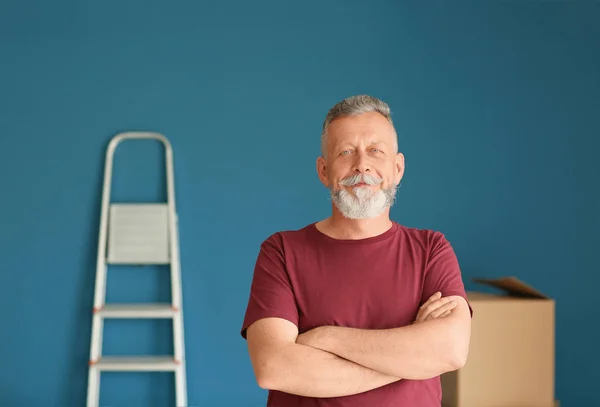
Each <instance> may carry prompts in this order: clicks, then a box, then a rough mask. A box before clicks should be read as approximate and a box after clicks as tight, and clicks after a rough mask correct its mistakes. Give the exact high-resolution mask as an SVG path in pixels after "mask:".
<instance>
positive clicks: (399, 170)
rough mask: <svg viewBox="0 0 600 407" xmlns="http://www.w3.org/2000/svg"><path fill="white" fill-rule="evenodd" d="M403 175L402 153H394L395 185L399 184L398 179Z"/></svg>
mask: <svg viewBox="0 0 600 407" xmlns="http://www.w3.org/2000/svg"><path fill="white" fill-rule="evenodd" d="M403 176H404V154H402V153H397V154H396V174H395V175H394V181H395V182H396V185H400V181H401V180H402V177H403Z"/></svg>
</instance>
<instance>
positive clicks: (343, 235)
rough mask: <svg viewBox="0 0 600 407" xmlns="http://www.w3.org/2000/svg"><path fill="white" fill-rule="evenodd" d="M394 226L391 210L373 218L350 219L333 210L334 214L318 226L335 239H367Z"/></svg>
mask: <svg viewBox="0 0 600 407" xmlns="http://www.w3.org/2000/svg"><path fill="white" fill-rule="evenodd" d="M391 227H392V221H391V220H390V218H389V212H388V211H386V212H385V213H382V214H381V215H380V216H378V217H377V218H373V219H348V218H345V217H344V216H343V215H342V214H341V213H339V212H337V211H335V210H334V211H333V213H332V215H331V216H330V217H329V218H327V219H324V220H322V221H320V222H318V223H317V228H318V229H319V230H320V231H321V232H322V233H324V234H326V235H328V236H329V237H332V238H334V239H350V240H358V239H366V238H369V237H374V236H378V235H381V234H383V233H385V232H387V231H388V230H389V229H390V228H391Z"/></svg>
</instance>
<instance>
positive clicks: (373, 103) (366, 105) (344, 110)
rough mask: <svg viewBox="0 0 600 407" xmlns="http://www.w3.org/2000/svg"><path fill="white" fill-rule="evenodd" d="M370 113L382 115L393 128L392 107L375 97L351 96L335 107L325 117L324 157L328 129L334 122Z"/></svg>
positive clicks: (325, 154)
mask: <svg viewBox="0 0 600 407" xmlns="http://www.w3.org/2000/svg"><path fill="white" fill-rule="evenodd" d="M369 112H377V113H380V114H381V115H383V117H385V118H386V119H387V120H388V121H389V122H390V124H391V125H392V126H393V125H394V122H393V121H392V113H391V111H390V107H389V106H388V105H387V103H385V102H384V101H382V100H380V99H377V98H376V97H373V96H369V95H357V96H350V97H348V98H346V99H344V100H342V101H341V102H338V103H337V104H336V105H335V106H333V107H332V108H331V109H330V110H329V112H328V113H327V116H326V117H325V121H324V122H323V131H322V132H321V154H322V155H323V157H326V156H327V129H328V127H329V124H330V123H331V122H332V121H333V120H335V119H338V118H340V117H345V116H354V115H359V114H363V113H369Z"/></svg>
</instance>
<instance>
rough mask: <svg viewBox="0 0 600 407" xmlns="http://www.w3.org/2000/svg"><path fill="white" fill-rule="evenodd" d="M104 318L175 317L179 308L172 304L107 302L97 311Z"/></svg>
mask: <svg viewBox="0 0 600 407" xmlns="http://www.w3.org/2000/svg"><path fill="white" fill-rule="evenodd" d="M96 312H97V314H98V315H100V316H101V317H103V318H173V317H175V316H176V315H177V309H175V308H174V307H173V306H171V304H106V305H104V307H103V308H101V309H99V310H97V311H96Z"/></svg>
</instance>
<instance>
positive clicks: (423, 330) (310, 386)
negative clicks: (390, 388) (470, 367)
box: [247, 294, 471, 397]
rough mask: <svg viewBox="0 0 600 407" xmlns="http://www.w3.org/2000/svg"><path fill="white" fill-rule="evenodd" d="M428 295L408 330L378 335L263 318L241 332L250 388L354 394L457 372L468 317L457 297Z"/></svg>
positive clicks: (464, 349) (464, 348)
mask: <svg viewBox="0 0 600 407" xmlns="http://www.w3.org/2000/svg"><path fill="white" fill-rule="evenodd" d="M440 297H441V296H440V295H439V294H438V295H437V296H436V295H434V296H432V297H431V298H430V299H429V300H428V301H427V302H426V303H425V304H423V306H422V307H421V309H420V311H419V314H418V315H417V317H416V320H415V323H413V324H412V325H408V326H404V327H399V328H393V329H381V330H365V329H355V328H346V327H335V326H323V327H318V328H315V329H312V330H310V331H308V332H305V333H303V334H301V335H298V329H297V327H296V325H294V324H292V323H291V322H289V321H287V320H285V319H281V318H264V319H261V320H258V321H257V322H255V323H254V324H252V325H251V326H250V327H249V328H248V331H247V340H248V350H249V354H250V359H251V361H252V367H253V370H254V374H255V376H256V379H257V382H258V385H259V386H260V387H262V388H264V389H271V390H279V391H283V392H286V393H291V394H297V395H301V396H308V397H338V396H347V395H352V394H357V393H362V392H365V391H368V390H372V389H375V388H378V387H381V386H384V385H386V384H390V383H393V382H396V381H399V380H401V379H412V380H421V379H428V378H431V377H435V376H438V375H440V374H442V373H445V372H448V371H452V370H456V369H459V368H461V367H462V366H463V365H464V364H465V362H466V360H467V355H468V349H469V341H470V331H471V315H470V310H469V307H468V304H467V302H466V301H465V299H464V298H463V297H461V296H449V297H444V298H440Z"/></svg>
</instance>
